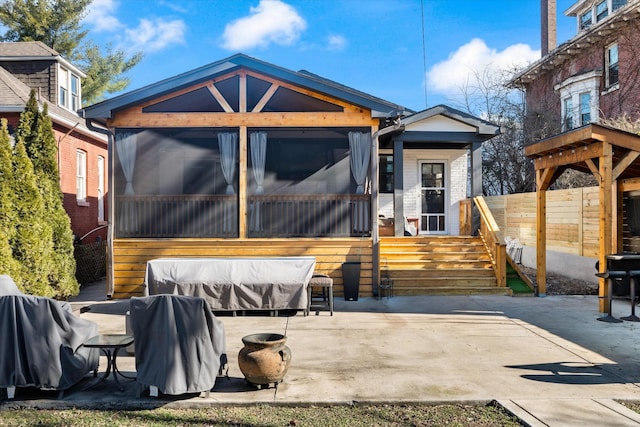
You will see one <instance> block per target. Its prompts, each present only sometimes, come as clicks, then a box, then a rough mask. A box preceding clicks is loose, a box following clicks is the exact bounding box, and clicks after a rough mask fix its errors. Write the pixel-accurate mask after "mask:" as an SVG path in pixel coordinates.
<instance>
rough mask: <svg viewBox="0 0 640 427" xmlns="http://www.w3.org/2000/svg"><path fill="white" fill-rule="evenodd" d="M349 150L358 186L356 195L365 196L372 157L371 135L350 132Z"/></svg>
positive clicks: (354, 177) (352, 171) (352, 170)
mask: <svg viewBox="0 0 640 427" xmlns="http://www.w3.org/2000/svg"><path fill="white" fill-rule="evenodd" d="M349 149H350V150H351V156H350V162H351V174H352V175H353V179H355V181H356V184H358V188H356V194H364V186H365V183H366V182H367V171H368V170H369V159H370V157H371V134H370V133H368V132H367V133H363V132H349Z"/></svg>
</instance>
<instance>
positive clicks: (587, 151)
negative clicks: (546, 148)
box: [534, 142, 602, 169]
mask: <svg viewBox="0 0 640 427" xmlns="http://www.w3.org/2000/svg"><path fill="white" fill-rule="evenodd" d="M561 153H562V154H561ZM600 153H602V143H601V142H596V143H593V144H587V145H582V146H579V147H573V148H571V147H566V149H565V150H563V151H562V152H555V153H549V154H544V155H540V157H537V158H534V165H535V168H536V169H545V168H548V167H550V166H566V165H571V164H576V163H580V162H584V161H587V160H589V159H593V158H597V157H598V156H600Z"/></svg>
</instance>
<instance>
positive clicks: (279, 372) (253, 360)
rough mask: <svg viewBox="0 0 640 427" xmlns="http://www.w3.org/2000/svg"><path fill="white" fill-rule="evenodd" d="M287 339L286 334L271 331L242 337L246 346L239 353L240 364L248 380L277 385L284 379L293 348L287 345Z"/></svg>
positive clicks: (257, 383) (259, 383)
mask: <svg viewBox="0 0 640 427" xmlns="http://www.w3.org/2000/svg"><path fill="white" fill-rule="evenodd" d="M286 341H287V337H286V336H285V335H281V334H271V333H263V334H253V335H247V336H246V337H244V338H242V342H243V343H244V347H243V348H242V349H241V350H240V352H239V353H238V365H239V366H240V371H242V373H243V374H244V377H245V379H246V380H247V382H249V383H251V384H255V385H259V386H261V385H270V384H272V383H273V384H274V385H276V386H277V384H278V383H279V382H281V381H282V379H283V378H284V376H285V374H286V373H287V370H288V369H289V364H290V363H291V350H290V349H289V347H287V346H286V345H285V342H286Z"/></svg>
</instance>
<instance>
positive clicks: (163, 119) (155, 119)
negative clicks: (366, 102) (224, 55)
mask: <svg viewBox="0 0 640 427" xmlns="http://www.w3.org/2000/svg"><path fill="white" fill-rule="evenodd" d="M375 124H376V120H374V119H372V118H371V113H370V112H369V111H366V112H347V111H345V112H343V113H335V112H305V113H290V112H286V113H141V112H128V113H127V114H123V115H120V114H119V115H117V116H116V118H115V119H113V120H111V121H109V126H110V127H113V128H123V127H126V128H154V127H156V128H163V127H165V128H170V127H239V126H250V127H281V126H283V125H286V126H290V127H304V126H308V127H314V126H341V127H348V126H362V127H371V126H373V125H375Z"/></svg>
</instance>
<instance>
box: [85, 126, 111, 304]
mask: <svg viewBox="0 0 640 427" xmlns="http://www.w3.org/2000/svg"><path fill="white" fill-rule="evenodd" d="M85 122H86V124H87V128H89V129H90V130H92V131H94V132H97V133H101V134H103V135H107V158H108V159H109V160H108V161H107V177H109V185H108V186H107V188H108V190H107V191H108V193H109V198H108V203H109V209H108V212H109V213H108V219H107V227H108V228H107V284H106V292H107V298H111V297H112V296H113V283H114V277H113V218H114V212H115V210H114V204H113V200H114V195H113V173H112V172H113V141H114V135H113V132H111V131H110V130H109V129H106V128H103V127H98V126H95V125H94V124H93V122H92V120H91V119H89V118H86V117H85Z"/></svg>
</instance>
